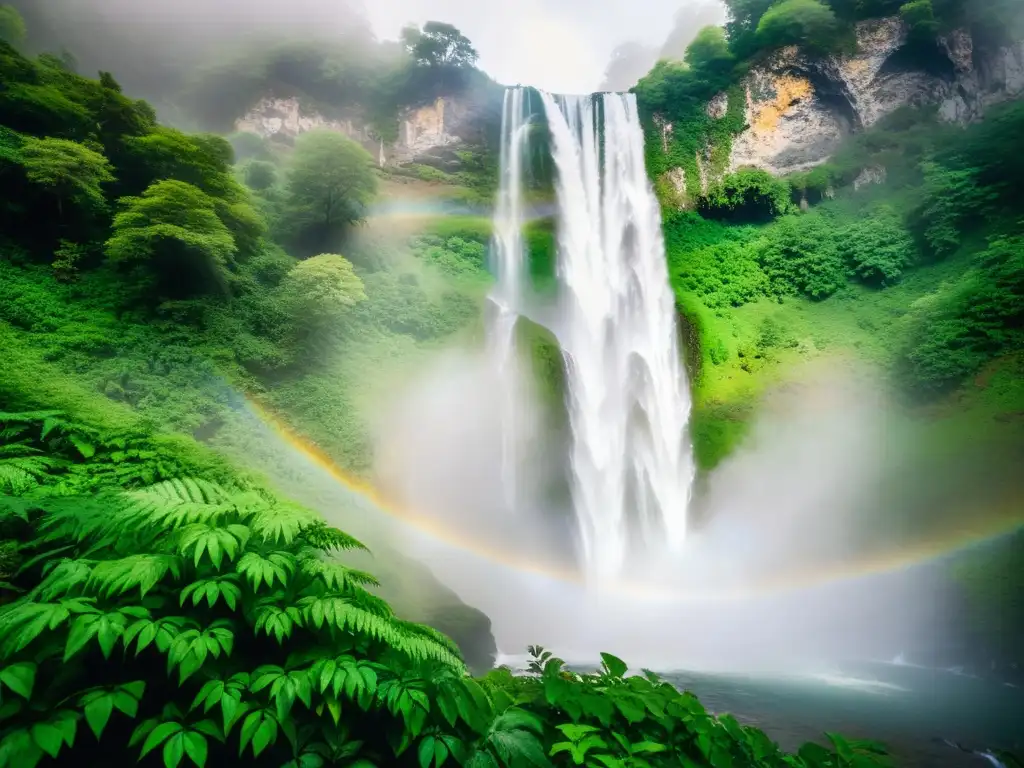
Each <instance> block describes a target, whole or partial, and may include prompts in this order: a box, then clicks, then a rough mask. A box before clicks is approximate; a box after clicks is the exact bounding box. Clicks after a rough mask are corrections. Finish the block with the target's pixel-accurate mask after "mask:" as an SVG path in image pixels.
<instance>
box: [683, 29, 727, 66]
mask: <svg viewBox="0 0 1024 768" xmlns="http://www.w3.org/2000/svg"><path fill="white" fill-rule="evenodd" d="M684 60H685V61H686V64H687V66H689V67H690V69H694V70H704V71H717V70H721V69H728V68H729V67H731V66H732V64H733V63H734V62H733V55H732V52H731V51H730V50H729V41H728V40H727V39H726V37H725V30H724V29H722V27H704V28H703V29H702V30H700V32H698V33H697V36H696V37H695V38H694V39H693V42H691V43H690V45H689V46H688V47H687V49H686V55H685V57H684Z"/></svg>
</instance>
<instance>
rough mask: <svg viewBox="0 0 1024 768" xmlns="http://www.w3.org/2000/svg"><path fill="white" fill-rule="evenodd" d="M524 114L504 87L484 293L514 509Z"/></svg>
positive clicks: (504, 476)
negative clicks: (491, 281) (491, 278)
mask: <svg viewBox="0 0 1024 768" xmlns="http://www.w3.org/2000/svg"><path fill="white" fill-rule="evenodd" d="M528 117H529V116H528V115H527V114H526V113H525V111H524V109H523V90H522V89H521V88H510V89H508V90H506V91H505V100H504V104H503V106H502V120H501V129H502V140H501V158H500V162H501V179H500V182H499V188H498V205H497V209H496V211H495V215H494V238H493V245H492V248H491V253H492V258H493V260H494V270H495V276H496V282H495V286H494V289H493V290H492V291H491V294H490V296H489V303H490V315H489V317H488V328H487V332H488V346H489V349H490V351H491V354H492V355H493V363H494V365H495V368H496V370H497V372H498V374H499V382H500V386H501V387H502V390H503V391H502V392H501V393H500V394H501V425H502V429H501V454H502V455H501V465H502V466H501V482H502V493H503V497H504V501H505V506H506V507H507V508H508V509H509V510H514V509H515V508H516V504H517V499H518V496H519V494H518V472H517V468H518V464H519V456H518V453H519V451H518V447H517V440H516V435H517V434H518V431H517V429H516V419H517V412H516V411H517V409H516V403H517V401H518V395H519V393H518V392H517V391H516V387H517V384H518V382H519V374H520V372H519V371H518V369H517V367H516V347H515V330H516V323H517V321H518V320H519V316H520V314H521V313H522V295H523V283H524V262H525V253H524V248H523V224H524V221H525V218H524V205H523V159H524V155H525V151H524V149H525V144H526V140H527V136H528V130H529V123H528Z"/></svg>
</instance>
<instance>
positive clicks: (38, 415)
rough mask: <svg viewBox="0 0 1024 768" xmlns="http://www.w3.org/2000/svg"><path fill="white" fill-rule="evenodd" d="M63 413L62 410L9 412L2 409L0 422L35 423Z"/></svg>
mask: <svg viewBox="0 0 1024 768" xmlns="http://www.w3.org/2000/svg"><path fill="white" fill-rule="evenodd" d="M60 415H62V412H61V411H23V412H21V413H8V412H5V411H0V424H35V423H36V422H41V421H46V419H52V418H54V417H57V416H60Z"/></svg>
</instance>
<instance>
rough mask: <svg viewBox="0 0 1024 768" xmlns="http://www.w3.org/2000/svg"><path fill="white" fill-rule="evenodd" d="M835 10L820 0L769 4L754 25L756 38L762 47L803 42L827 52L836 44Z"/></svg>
mask: <svg viewBox="0 0 1024 768" xmlns="http://www.w3.org/2000/svg"><path fill="white" fill-rule="evenodd" d="M838 31H839V25H838V22H837V20H836V16H835V13H834V12H833V11H832V9H831V8H829V7H828V6H827V5H825V4H824V3H822V2H820V0H782V2H780V3H776V4H775V5H772V6H771V7H770V8H769V9H768V10H767V11H766V12H765V14H764V15H763V16H762V17H761V20H760V21H759V22H758V24H757V41H758V43H759V44H760V45H761V46H763V47H765V48H780V47H782V46H786V45H802V46H806V47H807V48H810V49H812V50H817V51H828V50H830V49H831V48H833V47H834V46H835V44H836V41H837V37H838Z"/></svg>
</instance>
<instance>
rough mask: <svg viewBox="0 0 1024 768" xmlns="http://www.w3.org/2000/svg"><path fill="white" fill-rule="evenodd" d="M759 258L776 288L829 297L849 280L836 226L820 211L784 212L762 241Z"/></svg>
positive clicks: (813, 296)
mask: <svg viewBox="0 0 1024 768" xmlns="http://www.w3.org/2000/svg"><path fill="white" fill-rule="evenodd" d="M757 247H758V249H759V250H758V258H759V260H760V263H761V266H762V267H763V268H764V271H765V273H767V275H768V279H769V281H770V285H771V288H772V291H773V292H775V293H777V294H779V295H785V294H804V295H805V296H808V297H810V298H812V299H826V298H828V297H829V296H831V295H832V294H833V293H835V292H836V291H837V290H839V289H840V288H841V287H842V286H843V285H845V284H846V280H847V267H846V265H845V264H844V262H843V257H842V254H841V252H840V249H839V246H838V244H837V242H836V233H835V228H834V226H833V224H832V222H831V221H830V219H828V218H827V217H826V216H824V215H822V214H819V213H809V214H805V215H791V216H784V217H783V218H781V219H779V220H778V222H776V223H775V224H774V225H773V226H772V227H771V228H769V229H768V230H767V231H766V233H765V237H764V239H763V240H761V241H759V242H758V244H757Z"/></svg>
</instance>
